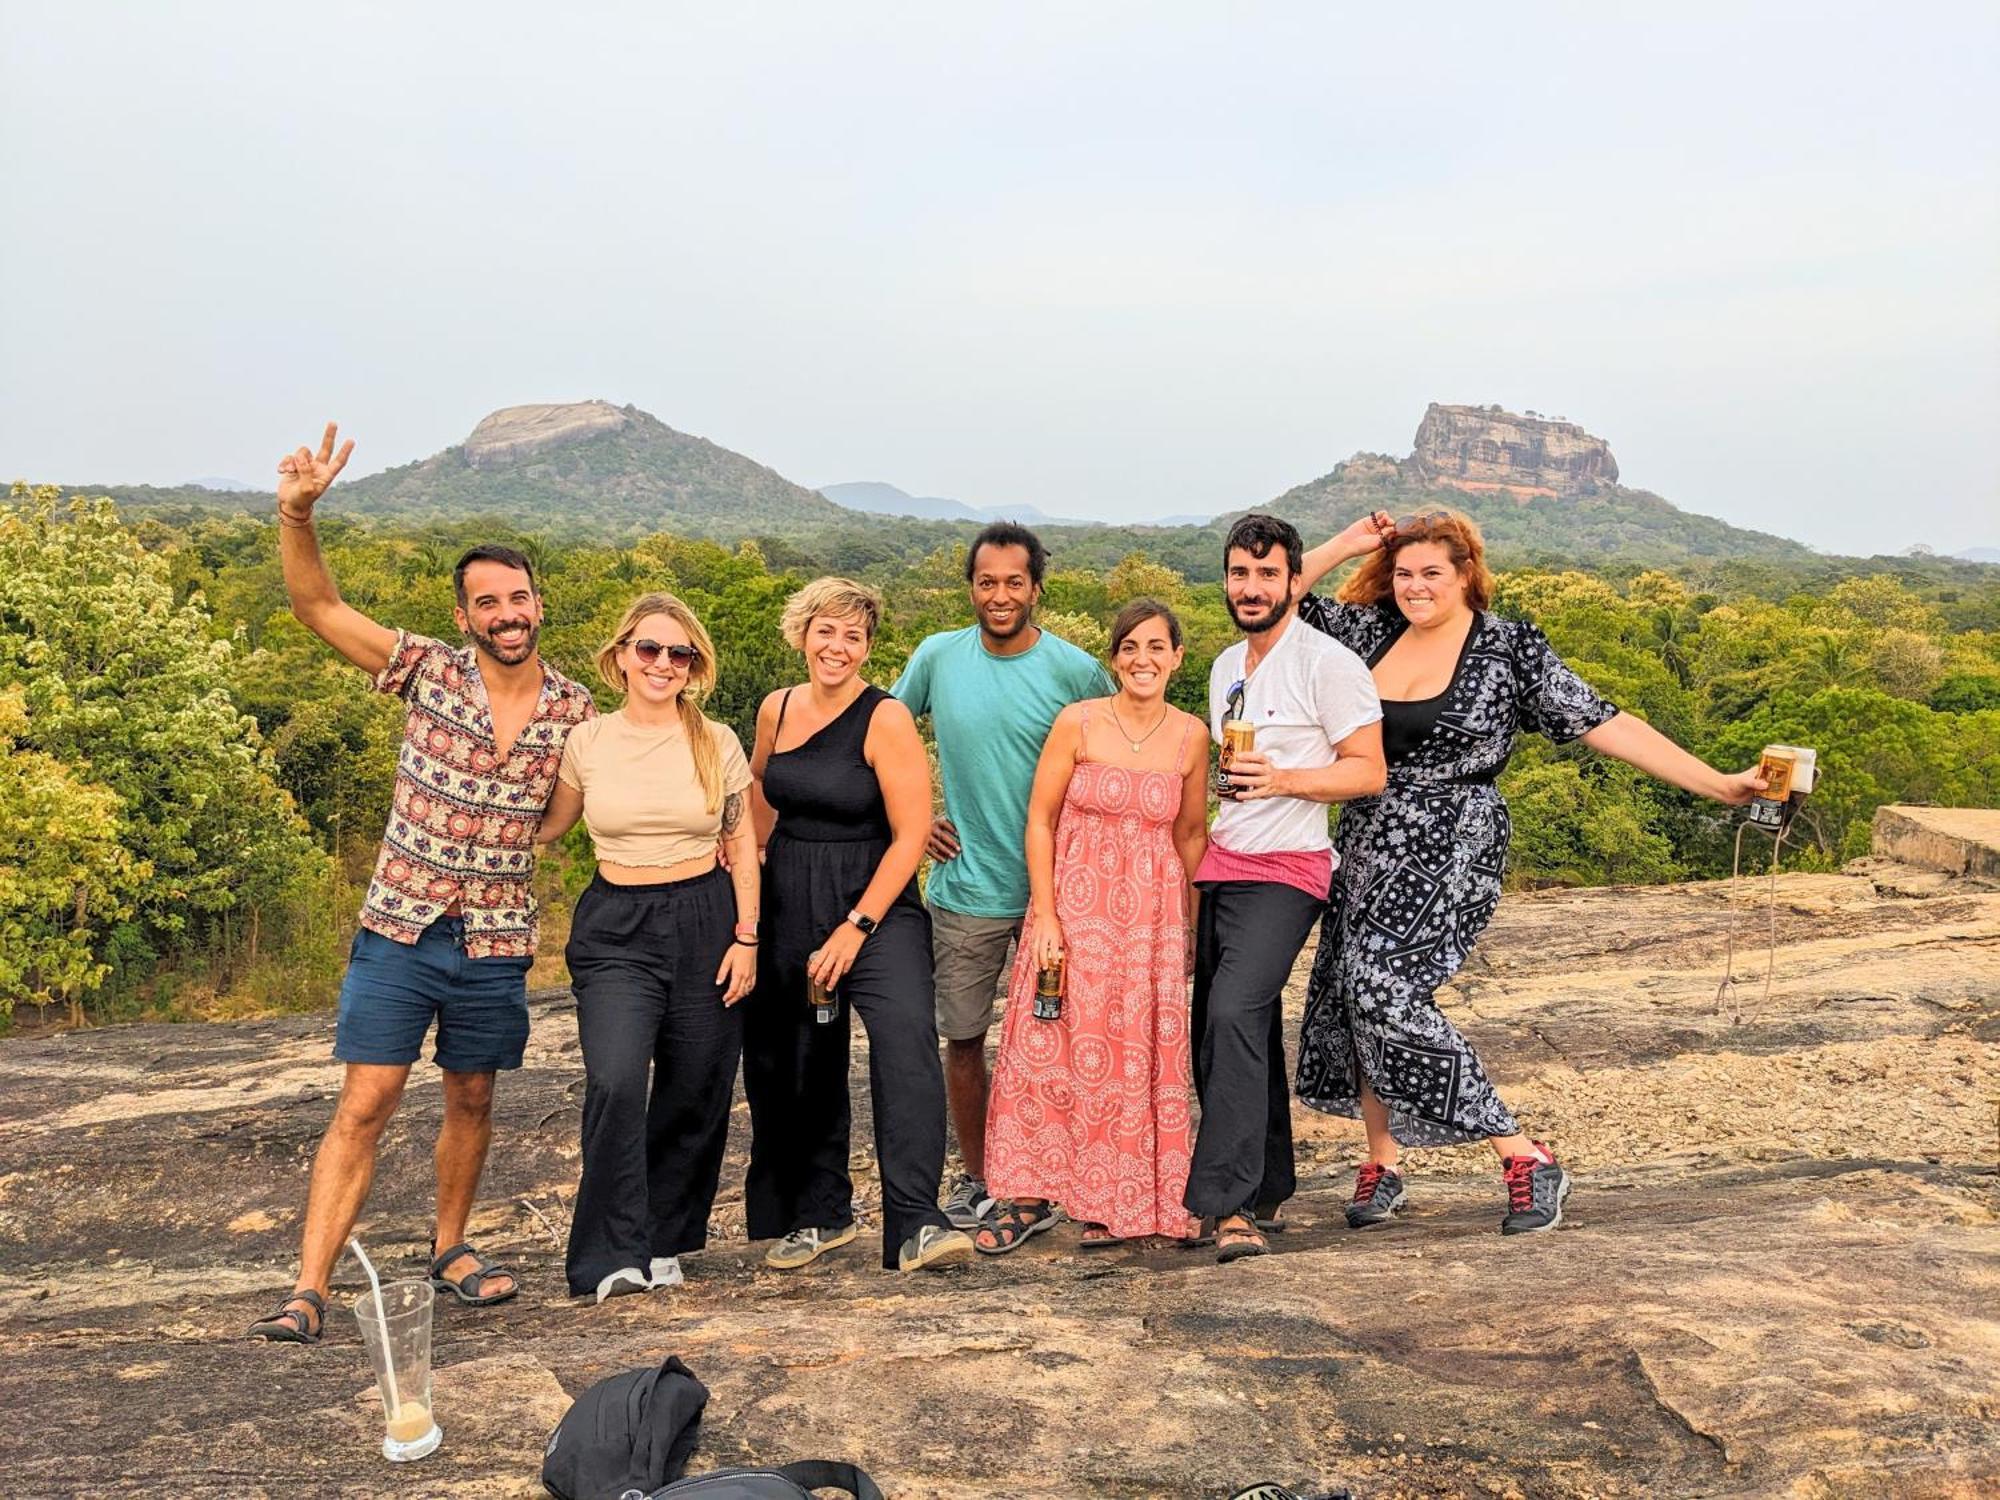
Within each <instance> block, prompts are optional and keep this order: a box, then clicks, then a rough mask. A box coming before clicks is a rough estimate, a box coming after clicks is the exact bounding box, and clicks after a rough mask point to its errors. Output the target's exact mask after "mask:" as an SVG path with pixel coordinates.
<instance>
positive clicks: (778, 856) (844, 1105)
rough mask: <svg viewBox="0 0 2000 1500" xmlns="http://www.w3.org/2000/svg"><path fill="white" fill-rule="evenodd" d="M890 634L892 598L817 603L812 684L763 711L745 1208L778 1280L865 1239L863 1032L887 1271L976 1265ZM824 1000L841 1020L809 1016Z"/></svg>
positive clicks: (811, 619) (914, 785)
mask: <svg viewBox="0 0 2000 1500" xmlns="http://www.w3.org/2000/svg"><path fill="white" fill-rule="evenodd" d="M881 620H882V600H881V598H880V596H879V595H877V594H876V593H875V591H874V590H873V589H869V588H864V587H862V586H861V585H860V584H857V583H851V582H849V581H848V580H847V579H845V578H821V579H816V580H815V581H814V582H812V583H809V584H807V585H806V586H805V587H804V588H802V589H800V590H799V591H798V592H797V593H796V594H794V595H793V596H792V597H791V600H790V601H789V602H788V603H787V604H786V606H785V614H784V620H783V630H784V633H785V639H786V640H787V641H789V642H790V643H791V644H792V646H793V648H794V649H796V650H798V651H800V652H801V653H803V654H804V656H805V665H806V680H805V681H804V682H801V683H798V684H796V685H795V686H792V687H788V688H782V689H780V690H779V691H777V692H775V693H772V694H771V695H770V696H769V697H768V698H766V699H765V700H764V704H763V707H762V708H760V709H759V710H758V712H757V744H756V749H755V752H754V753H753V754H752V755H751V757H750V768H751V774H752V777H753V780H752V783H751V785H752V792H751V806H752V809H753V812H754V816H755V819H756V825H757V841H758V844H759V846H760V847H761V849H762V850H763V853H764V856H765V858H764V897H765V900H766V901H767V902H768V903H769V905H770V913H771V954H770V960H769V962H768V963H767V964H766V965H765V969H764V975H763V980H762V983H760V984H759V986H758V989H757V995H756V998H755V999H753V1000H752V1001H751V1002H750V1004H749V1005H748V1006H746V1007H745V1009H746V1010H747V1011H748V1012H749V1015H748V1018H747V1019H746V1021H745V1023H744V1026H745V1041H744V1058H743V1090H744V1093H745V1094H747V1095H748V1096H749V1100H750V1121H751V1137H752V1143H751V1147H750V1175H749V1179H748V1181H747V1182H746V1183H745V1186H744V1194H743V1198H744V1206H745V1209H746V1210H747V1212H748V1216H749V1227H750V1237H751V1238H752V1239H771V1238H776V1239H777V1240H778V1243H777V1244H776V1245H774V1246H773V1247H772V1249H771V1251H770V1253H769V1254H768V1255H767V1256H766V1257H765V1263H766V1264H767V1265H769V1266H771V1267H773V1268H775V1269H777V1270H797V1269H799V1268H800V1267H803V1266H807V1265H810V1264H811V1263H812V1262H813V1261H814V1260H817V1259H818V1258H819V1257H820V1256H821V1255H824V1254H825V1253H826V1252H827V1251H829V1250H832V1249H834V1248H836V1247H837V1246H840V1245H844V1244H846V1243H848V1241H850V1240H852V1239H853V1238H854V1237H855V1235H856V1233H857V1230H856V1228H855V1222H854V1184H853V1182H852V1181H851V1180H850V1179H849V1177H848V1172H847V1152H848V1126H849V1107H848V1092H847V1072H848V1061H847V1058H848V1037H849V1034H850V1031H851V1023H850V1021H849V1017H850V1016H859V1017H860V1018H861V1024H862V1025H863V1026H864V1027H866V1028H867V1030H868V1081H869V1087H870V1089H871V1091H872V1093H873V1095H874V1104H875V1153H876V1158H877V1160H878V1161H879V1162H880V1164H881V1167H880V1170H881V1181H882V1264H883V1266H884V1267H885V1268H893V1269H899V1270H904V1271H912V1270H916V1269H918V1268H920V1267H932V1266H938V1265H942V1264H945V1263H947V1262H950V1261H953V1260H965V1259H968V1258H969V1257H970V1256H971V1254H972V1241H971V1240H970V1239H969V1238H967V1237H966V1235H965V1234H964V1233H963V1232H962V1231H960V1230H957V1229H954V1228H952V1227H951V1224H950V1223H949V1221H948V1220H947V1219H946V1218H945V1215H944V1212H943V1210H941V1209H940V1208H939V1207H938V1204H937V1191H938V1178H939V1176H940V1175H941V1174H942V1173H943V1171H944V1108H945V1093H944V1070H943V1068H942V1067H941V1066H940V1065H939V1063H938V1038H937V1019H936V1013H935V1007H934V1004H933V997H932V982H931V923H930V916H929V914H928V913H927V912H926V911H925V910H924V904H923V902H922V901H921V900H920V899H918V896H917V879H916V877H917V864H918V862H919V861H920V860H922V858H923V855H924V840H925V838H926V837H927V835H928V834H929V831H930V823H931V776H930V763H929V761H928V760H927V759H926V758H925V755H924V747H923V742H922V741H921V740H919V739H918V738H917V722H916V720H915V719H913V718H912V717H911V716H910V711H909V709H907V708H905V707H904V706H903V705H902V704H901V703H899V702H897V701H896V700H895V699H894V698H892V697H890V696H889V695H888V694H887V693H885V692H883V691H882V690H881V689H880V688H878V687H872V686H870V685H869V684H868V683H867V682H864V681H863V680H862V677H861V668H862V665H863V664H864V663H865V662H866V661H867V660H868V651H869V648H870V647H871V646H872V645H873V644H874V641H875V630H876V627H877V626H878V625H879V624H880V623H881ZM812 981H817V982H818V983H819V984H820V985H823V986H824V987H826V988H827V989H829V990H831V991H832V992H833V994H834V997H835V999H836V1001H837V1002H838V1007H839V1008H838V1010H837V1011H836V1012H835V1014H834V1015H833V1017H832V1019H831V1020H830V1021H827V1022H822V1021H819V1020H816V1019H815V1015H814V1007H813V1006H811V1005H809V1004H808V1003H807V1001H808V995H809V985H810V983H811V982H812Z"/></svg>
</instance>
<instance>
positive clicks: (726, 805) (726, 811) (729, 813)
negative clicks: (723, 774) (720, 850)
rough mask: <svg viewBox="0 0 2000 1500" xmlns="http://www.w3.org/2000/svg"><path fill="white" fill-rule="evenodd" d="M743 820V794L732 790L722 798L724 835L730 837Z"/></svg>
mask: <svg viewBox="0 0 2000 1500" xmlns="http://www.w3.org/2000/svg"><path fill="white" fill-rule="evenodd" d="M742 821H743V794H742V793H741V792H731V793H730V794H729V795H728V796H727V797H724V798H723V799H722V836H723V837H724V838H728V837H729V836H730V835H731V834H732V833H734V832H736V829H737V827H738V825H739V824H741V823H742Z"/></svg>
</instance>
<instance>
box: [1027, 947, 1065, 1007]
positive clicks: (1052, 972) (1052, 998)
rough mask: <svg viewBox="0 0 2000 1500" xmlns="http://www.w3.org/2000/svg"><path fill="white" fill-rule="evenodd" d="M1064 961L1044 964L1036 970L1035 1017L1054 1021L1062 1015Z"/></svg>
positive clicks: (1059, 960) (1058, 960)
mask: <svg viewBox="0 0 2000 1500" xmlns="http://www.w3.org/2000/svg"><path fill="white" fill-rule="evenodd" d="M1065 968H1066V965H1065V963H1064V961H1063V960H1062V959H1061V958H1058V959H1057V960H1056V961H1055V962H1054V963H1052V964H1043V965H1042V966H1041V968H1039V969H1037V970H1036V971H1035V1019H1036V1020H1037V1021H1053V1020H1056V1019H1057V1018H1059V1017H1060V1016H1061V1015H1062V1002H1063V977H1064V974H1063V971H1064V969H1065Z"/></svg>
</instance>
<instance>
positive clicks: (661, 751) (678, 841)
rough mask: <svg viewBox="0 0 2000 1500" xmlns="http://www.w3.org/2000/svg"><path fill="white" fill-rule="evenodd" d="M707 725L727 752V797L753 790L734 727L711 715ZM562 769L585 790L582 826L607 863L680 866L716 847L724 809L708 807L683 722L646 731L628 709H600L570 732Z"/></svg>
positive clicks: (570, 783) (724, 776) (566, 779)
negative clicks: (601, 711)
mask: <svg viewBox="0 0 2000 1500" xmlns="http://www.w3.org/2000/svg"><path fill="white" fill-rule="evenodd" d="M708 730H709V733H711V734H713V735H714V736H715V746H716V749H718V750H720V751H721V752H722V791H723V795H724V797H725V798H727V797H728V795H729V794H730V793H731V792H736V793H742V792H746V791H748V790H749V787H750V763H749V762H748V761H747V760H745V759H744V758H743V745H742V743H741V741H739V740H738V739H737V738H736V732H735V731H734V730H733V729H731V728H729V726H728V725H726V724H717V723H715V722H714V721H713V720H711V721H710V722H709V725H708ZM557 774H558V775H559V776H561V777H562V779H563V782H564V784H565V785H567V786H572V787H574V788H576V790H577V791H579V792H582V793H583V821H584V826H586V827H587V828H589V829H590V841H591V842H592V843H593V844H595V845H596V846H597V857H598V858H599V859H601V860H604V861H606V862H607V863H610V864H614V865H649V866H650V865H678V864H683V863H685V862H686V861H688V860H691V859H698V858H700V857H701V856H702V855H704V854H713V853H714V852H715V841H716V839H717V838H718V837H719V836H720V835H721V832H722V811H721V809H720V808H718V809H717V810H716V811H714V812H710V811H709V810H708V804H707V801H706V799H705V798H704V797H703V796H702V791H701V781H700V779H699V778H698V777H697V776H696V775H695V773H694V756H693V754H692V753H691V752H690V751H689V749H688V744H687V739H686V737H685V736H684V735H683V734H682V733H681V728H680V725H679V724H678V723H676V724H673V725H671V726H668V727H666V728H661V729H649V728H641V727H640V726H639V725H637V724H633V723H630V722H629V721H627V719H626V717H625V711H624V710H623V709H619V710H618V711H617V712H616V713H608V714H600V715H599V716H598V717H596V718H595V719H591V720H588V721H587V722H585V723H582V724H579V725H577V726H576V728H574V729H572V730H571V731H570V734H569V742H568V743H567V744H566V745H564V746H563V756H562V768H561V770H560V771H558V772H557ZM744 811H745V813H746V815H747V813H748V811H749V810H748V809H747V808H746V809H745V810H744Z"/></svg>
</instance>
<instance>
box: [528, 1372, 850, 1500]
mask: <svg viewBox="0 0 2000 1500" xmlns="http://www.w3.org/2000/svg"><path fill="white" fill-rule="evenodd" d="M707 1404H708V1387H707V1386H705V1385H703V1384H702V1383H701V1382H700V1381H699V1380H696V1379H695V1378H694V1374H693V1372H692V1371H690V1370H689V1369H688V1367H687V1366H686V1365H684V1364H682V1363H681V1362H680V1361H679V1360H678V1359H675V1358H672V1357H671V1356H670V1357H669V1358H668V1359H667V1360H666V1362H665V1363H663V1364H662V1365H660V1366H659V1368H657V1369H651V1370H627V1371H626V1372H625V1373H624V1374H623V1375H613V1376H611V1377H609V1378H608V1379H605V1380H600V1381H598V1382H597V1384H596V1385H594V1386H592V1387H591V1388H590V1389H589V1390H587V1391H585V1392H584V1393H583V1394H582V1395H581V1396H578V1397H577V1398H576V1401H575V1402H574V1403H573V1404H572V1405H571V1406H570V1409H569V1410H568V1411H567V1412H565V1413H564V1414H563V1419H562V1421H560V1422H558V1423H557V1424H556V1430H555V1431H554V1432H552V1433H550V1434H549V1441H548V1446H547V1447H546V1448H544V1449H543V1450H542V1488H544V1489H546V1490H547V1491H548V1492H549V1493H550V1494H551V1495H554V1496H555V1497H556V1500H655V1497H656V1496H673V1497H676V1500H810V1497H811V1491H813V1490H815V1489H819V1488H821V1487H826V1488H834V1487H838V1488H840V1489H844V1490H846V1491H847V1492H848V1493H849V1494H851V1495H855V1496H858V1497H859V1500H882V1491H881V1490H880V1489H878V1488H876V1486H875V1482H874V1481H873V1480H871V1479H870V1478H869V1477H868V1476H867V1475H866V1474H864V1473H862V1472H861V1471H860V1470H859V1469H857V1468H855V1467H854V1466H853V1465H852V1464H840V1463H820V1462H806V1463H795V1464H786V1465H784V1466H783V1467H782V1468H775V1469H717V1470H715V1471H714V1472H712V1473H708V1474H697V1475H695V1476H694V1477H693V1478H692V1479H683V1478H681V1475H682V1474H684V1473H686V1472H687V1462H688V1457H689V1455H691V1454H692V1453H693V1452H694V1445H695V1442H696V1440H697V1439H698V1438H699V1437H700V1436H701V1412H702V1408H703V1407H704V1406H706V1405H707Z"/></svg>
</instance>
